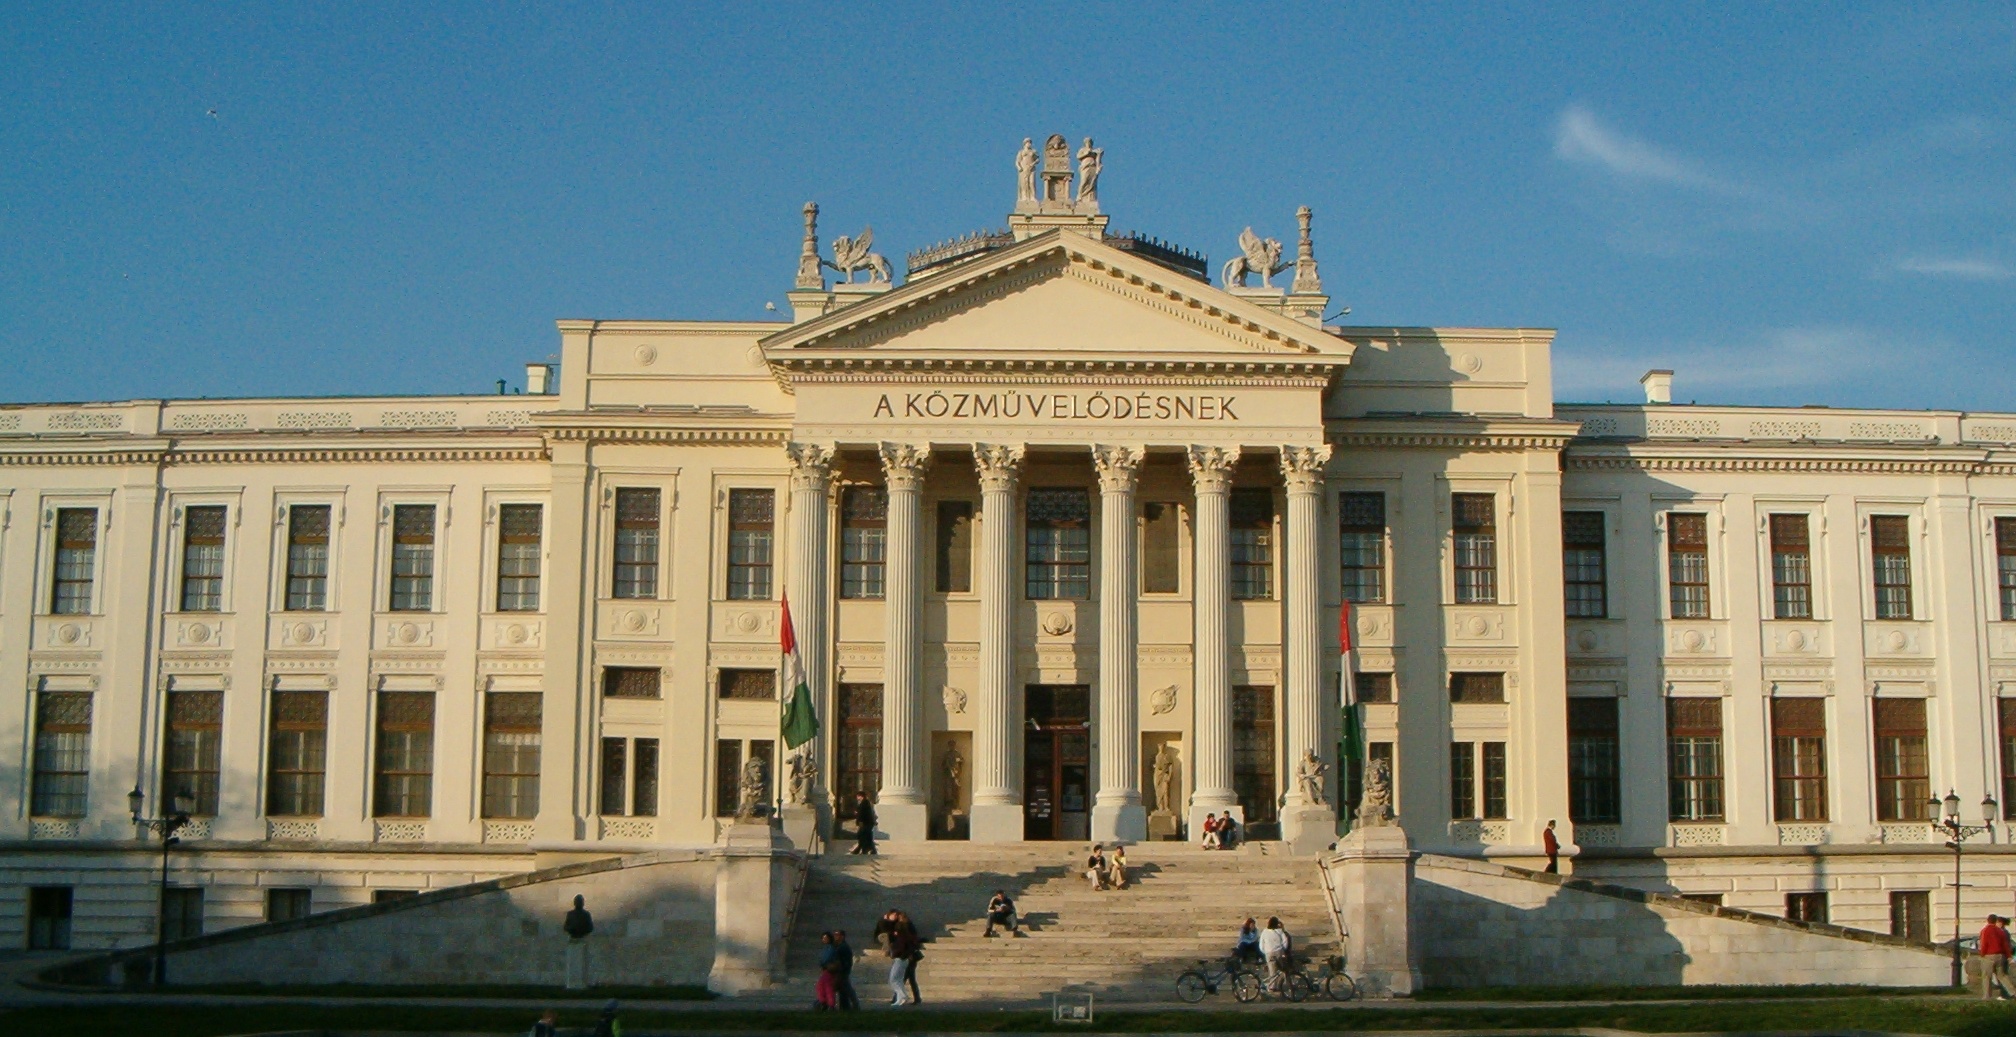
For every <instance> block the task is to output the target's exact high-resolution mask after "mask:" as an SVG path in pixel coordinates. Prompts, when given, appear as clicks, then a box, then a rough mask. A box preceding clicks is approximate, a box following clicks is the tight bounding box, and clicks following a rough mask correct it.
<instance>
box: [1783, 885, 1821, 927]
mask: <svg viewBox="0 0 2016 1037" xmlns="http://www.w3.org/2000/svg"><path fill="white" fill-rule="evenodd" d="M1785 917H1786V919H1788V920H1790V921H1794V922H1814V923H1818V924H1820V925H1825V924H1827V894H1825V893H1787V894H1785Z"/></svg>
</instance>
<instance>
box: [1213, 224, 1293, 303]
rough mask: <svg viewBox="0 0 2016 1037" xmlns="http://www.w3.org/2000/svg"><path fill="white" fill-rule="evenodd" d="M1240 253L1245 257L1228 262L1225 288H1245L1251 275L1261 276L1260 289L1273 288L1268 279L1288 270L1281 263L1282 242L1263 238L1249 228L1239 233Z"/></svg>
mask: <svg viewBox="0 0 2016 1037" xmlns="http://www.w3.org/2000/svg"><path fill="white" fill-rule="evenodd" d="M1239 251H1240V252H1242V253H1244V255H1241V256H1238V257H1237V258H1234V259H1231V260H1228V261H1226V263H1225V271H1224V274H1225V287H1227V288H1244V287H1246V277H1247V275H1249V274H1259V275H1260V287H1262V288H1272V287H1274V286H1273V285H1272V284H1270V283H1268V278H1271V277H1273V276H1274V275H1275V274H1278V273H1280V272H1281V271H1283V270H1285V269H1287V268H1288V264H1286V263H1283V262H1282V261H1281V242H1280V241H1279V240H1277V239H1275V238H1262V237H1261V236H1259V235H1258V234H1255V233H1253V228H1251V227H1248V228H1246V229H1245V230H1243V231H1240V232H1239Z"/></svg>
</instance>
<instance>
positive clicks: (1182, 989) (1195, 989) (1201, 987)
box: [1176, 969, 1211, 1005]
mask: <svg viewBox="0 0 2016 1037" xmlns="http://www.w3.org/2000/svg"><path fill="white" fill-rule="evenodd" d="M1210 991H1211V983H1210V981H1209V980H1206V979H1205V978H1204V975H1203V973H1200V972H1197V971H1196V970H1194V969H1193V970H1191V971H1189V972H1185V973H1184V974H1182V975H1180V976H1178V977H1176V996H1177V997H1180V998H1182V999H1183V1003H1184V1004H1191V1005H1194V1004H1196V1003H1197V1002H1199V1001H1202V1000H1204V995H1205V994H1207V993H1210Z"/></svg>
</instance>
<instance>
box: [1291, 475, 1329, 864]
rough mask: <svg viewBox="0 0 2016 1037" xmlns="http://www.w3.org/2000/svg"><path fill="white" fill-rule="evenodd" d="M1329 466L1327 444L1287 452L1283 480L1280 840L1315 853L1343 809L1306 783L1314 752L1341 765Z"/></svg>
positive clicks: (1320, 784)
mask: <svg viewBox="0 0 2016 1037" xmlns="http://www.w3.org/2000/svg"><path fill="white" fill-rule="evenodd" d="M1329 460H1330V447H1329V446H1328V445H1327V444H1326V445H1324V446H1318V447H1306V446H1305V447H1296V446H1284V447H1282V448H1281V479H1282V481H1283V482H1284V483H1285V484H1286V485H1287V489H1288V528H1287V531H1286V532H1287V537H1286V539H1287V550H1286V551H1285V552H1283V555H1282V560H1281V576H1282V583H1283V584H1284V585H1285V586H1286V591H1287V593H1286V594H1285V595H1284V596H1285V597H1286V598H1287V601H1286V602H1285V604H1286V606H1287V613H1286V615H1285V616H1284V617H1283V623H1282V637H1281V640H1282V645H1281V663H1282V669H1283V670H1285V671H1286V673H1285V677H1286V679H1285V681H1284V683H1285V684H1286V685H1287V688H1286V690H1287V694H1286V696H1285V698H1286V699H1287V707H1288V708H1287V713H1288V717H1287V721H1288V722H1287V735H1288V738H1287V745H1286V748H1287V750H1288V766H1287V768H1286V771H1287V777H1288V797H1287V801H1286V802H1285V803H1284V804H1283V810H1282V812H1281V838H1282V840H1283V841H1284V842H1286V843H1287V844H1288V846H1289V848H1290V849H1291V850H1292V851H1294V852H1298V853H1302V852H1311V853H1313V852H1316V851H1318V850H1321V849H1323V848H1324V847H1325V846H1328V845H1329V844H1330V843H1332V842H1334V841H1335V840H1336V838H1337V811H1336V808H1335V806H1334V805H1333V804H1331V803H1330V802H1329V801H1328V798H1327V797H1328V795H1329V793H1328V792H1326V791H1325V790H1324V789H1323V787H1322V782H1321V780H1319V781H1318V783H1317V788H1315V789H1314V790H1313V793H1314V794H1313V795H1312V794H1311V791H1312V790H1309V789H1306V788H1305V787H1304V786H1305V785H1306V784H1307V783H1306V782H1304V781H1303V780H1302V778H1301V775H1302V773H1303V768H1304V766H1305V763H1304V761H1305V759H1306V758H1307V757H1308V756H1309V754H1311V753H1314V754H1315V756H1316V757H1317V758H1318V759H1319V760H1321V761H1322V762H1323V763H1324V764H1325V765H1326V766H1328V767H1331V768H1334V767H1335V766H1336V765H1337V761H1336V760H1334V759H1329V757H1330V756H1332V755H1333V754H1332V753H1329V752H1326V751H1325V750H1326V749H1327V746H1325V745H1324V744H1323V641H1322V633H1321V631H1322V608H1323V599H1322V595H1321V594H1319V593H1318V588H1319V587H1320V586H1321V584H1320V583H1318V580H1319V579H1320V577H1319V566H1320V563H1319V561H1318V560H1319V559H1320V558H1321V557H1322V552H1321V550H1320V549H1319V547H1318V546H1317V545H1318V541H1317V530H1318V529H1319V528H1320V524H1321V519H1320V518H1319V516H1320V515H1321V514H1322V511H1323V497H1322V494H1323V466H1324V464H1325V463H1327V462H1328V461H1329ZM1331 776H1332V775H1331V774H1325V775H1324V777H1325V778H1328V777H1331Z"/></svg>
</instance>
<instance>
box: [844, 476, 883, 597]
mask: <svg viewBox="0 0 2016 1037" xmlns="http://www.w3.org/2000/svg"><path fill="white" fill-rule="evenodd" d="M888 546H889V493H888V491H886V490H882V489H879V488H876V487H872V486H849V487H847V490H846V492H844V493H842V494H841V495H840V596H841V597H843V598H879V597H881V596H882V579H883V572H884V563H885V557H884V556H885V555H886V554H887V551H888Z"/></svg>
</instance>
